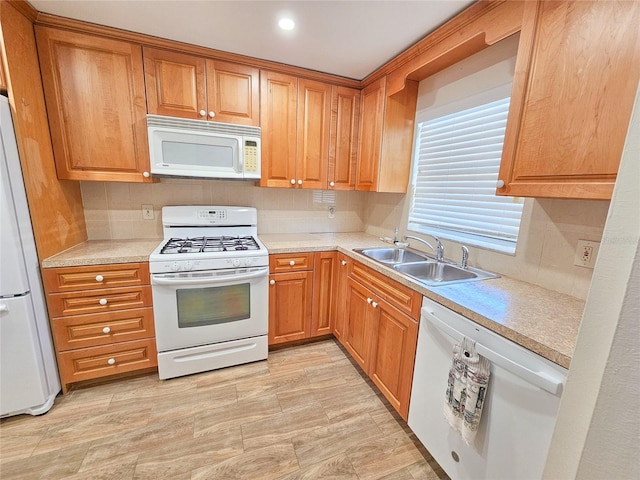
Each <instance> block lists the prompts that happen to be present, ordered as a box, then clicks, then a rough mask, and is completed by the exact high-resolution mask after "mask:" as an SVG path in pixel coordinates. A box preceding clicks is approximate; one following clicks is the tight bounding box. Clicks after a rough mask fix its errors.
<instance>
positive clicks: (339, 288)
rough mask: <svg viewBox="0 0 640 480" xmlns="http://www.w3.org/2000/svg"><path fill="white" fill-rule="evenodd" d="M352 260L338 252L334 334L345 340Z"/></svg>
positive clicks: (341, 340)
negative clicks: (348, 280) (348, 287)
mask: <svg viewBox="0 0 640 480" xmlns="http://www.w3.org/2000/svg"><path fill="white" fill-rule="evenodd" d="M351 261H352V260H351V259H350V258H349V257H347V256H346V255H344V254H343V253H338V255H337V257H336V263H335V269H336V273H335V288H334V299H333V309H334V312H333V335H334V336H335V337H336V338H337V339H338V340H339V341H340V343H343V342H344V337H343V335H342V332H344V327H345V325H344V322H345V320H346V318H347V308H346V302H347V278H348V275H349V268H348V267H349V262H351Z"/></svg>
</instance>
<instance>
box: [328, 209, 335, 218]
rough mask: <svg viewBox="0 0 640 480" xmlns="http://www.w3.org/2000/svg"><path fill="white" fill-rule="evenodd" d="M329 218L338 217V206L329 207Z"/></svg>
mask: <svg viewBox="0 0 640 480" xmlns="http://www.w3.org/2000/svg"><path fill="white" fill-rule="evenodd" d="M329 218H336V207H329Z"/></svg>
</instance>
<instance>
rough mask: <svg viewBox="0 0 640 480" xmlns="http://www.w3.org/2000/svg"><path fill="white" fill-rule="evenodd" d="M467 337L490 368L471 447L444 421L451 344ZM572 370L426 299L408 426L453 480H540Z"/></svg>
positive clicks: (421, 322)
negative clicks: (563, 389) (482, 404)
mask: <svg viewBox="0 0 640 480" xmlns="http://www.w3.org/2000/svg"><path fill="white" fill-rule="evenodd" d="M463 336H466V337H467V338H470V339H472V340H475V342H476V351H477V353H479V354H480V355H482V356H483V357H486V358H487V359H488V360H489V361H490V362H491V376H490V379H489V387H488V389H487V393H486V397H485V401H484V408H483V411H482V417H481V420H480V426H479V429H478V432H477V435H476V437H475V441H474V442H473V444H472V445H467V444H466V443H465V442H464V441H463V440H462V437H461V436H460V434H459V433H458V432H457V431H456V430H454V429H453V428H452V427H450V426H449V423H448V422H447V420H446V419H445V417H444V414H443V409H444V404H445V393H446V389H447V380H448V375H449V368H450V367H451V360H452V355H453V345H454V344H455V343H459V342H460V340H461V339H462V338H463ZM566 376H567V370H566V369H565V368H563V367H561V366H559V365H557V364H555V363H553V362H550V361H548V360H546V359H545V358H542V357H540V356H539V355H537V354H535V353H533V352H531V351H529V350H526V349H525V348H522V347H520V346H519V345H516V344H515V343H513V342H511V341H510V340H507V339H506V338H504V337H501V336H500V335H497V334H495V333H493V332H491V331H490V330H488V329H486V328H484V327H482V326H480V325H478V324H476V323H475V322H472V321H471V320H469V319H467V318H465V317H463V316H461V315H459V314H457V313H455V312H453V311H452V310H449V309H448V308H446V307H444V306H442V305H440V304H439V303H436V302H434V301H432V300H430V299H428V298H426V297H425V298H424V300H423V303H422V316H421V320H420V330H419V333H418V347H417V352H416V364H415V370H414V375H413V388H412V391H411V403H410V407H409V426H410V427H411V429H412V430H413V431H414V433H415V434H416V435H417V437H418V438H419V439H420V441H421V442H422V443H423V445H424V446H425V447H426V448H427V450H429V452H430V453H431V455H433V458H435V460H436V461H437V462H438V463H439V464H440V466H441V467H442V468H443V469H444V470H445V472H446V473H447V474H448V475H449V476H450V477H451V478H452V479H453V480H466V479H472V480H476V479H490V480H530V479H531V480H533V479H539V478H541V477H542V471H543V469H544V464H545V460H546V457H547V452H548V449H549V444H550V442H551V435H552V433H553V428H554V425H555V421H556V414H557V410H558V405H559V403H560V395H561V394H562V388H563V386H564V383H565V380H566Z"/></svg>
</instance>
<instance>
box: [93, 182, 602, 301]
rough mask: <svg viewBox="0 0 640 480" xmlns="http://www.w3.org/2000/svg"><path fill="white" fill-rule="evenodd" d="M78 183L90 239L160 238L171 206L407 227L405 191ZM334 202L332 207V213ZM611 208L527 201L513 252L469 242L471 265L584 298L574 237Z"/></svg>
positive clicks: (331, 226)
mask: <svg viewBox="0 0 640 480" xmlns="http://www.w3.org/2000/svg"><path fill="white" fill-rule="evenodd" d="M81 188H82V199H83V203H84V214H85V220H86V224H87V235H88V237H89V240H105V239H132V238H150V239H153V238H158V239H160V238H161V237H162V222H161V209H162V207H163V206H166V205H240V206H251V207H255V208H257V209H258V233H260V234H268V233H314V232H359V231H366V232H367V233H370V234H372V235H375V236H378V237H384V236H393V230H394V227H396V226H398V227H400V232H401V234H402V233H405V225H406V215H407V208H408V206H407V205H406V203H407V202H406V198H407V196H406V195H402V194H395V193H367V192H340V191H337V192H322V191H319V190H290V189H280V188H261V187H256V186H254V185H253V184H252V183H248V182H238V181H219V180H178V179H162V180H161V181H160V182H158V183H153V184H135V183H118V182H81ZM334 195H335V196H334ZM142 205H153V208H154V213H155V218H154V219H153V220H143V219H142ZM329 207H335V213H334V218H329V217H330V212H329ZM608 208H609V202H604V201H588V200H553V199H527V200H526V202H525V209H524V213H523V217H522V224H521V227H520V237H519V239H518V248H517V251H516V254H515V255H504V254H500V253H496V252H492V251H489V250H483V249H480V248H473V247H470V251H471V255H470V257H469V261H470V264H471V265H474V266H477V267H480V268H485V269H487V270H491V271H495V272H497V273H500V274H502V275H507V276H510V277H513V278H518V279H520V280H524V281H527V282H530V283H534V284H537V285H540V286H542V287H546V288H549V289H551V290H555V291H558V292H562V293H566V294H568V295H572V296H574V297H577V298H581V299H584V298H586V296H587V291H588V289H589V285H590V283H591V275H592V273H593V270H591V269H588V268H583V267H578V266H575V265H573V259H574V253H575V249H576V245H577V241H578V240H579V239H585V240H595V241H600V240H601V238H602V232H603V230H604V224H605V221H606V217H607V211H608ZM444 244H445V256H447V257H448V258H452V259H454V260H458V253H459V248H460V246H459V245H458V244H456V243H454V242H447V241H445V242H444ZM416 247H417V248H422V247H420V246H419V245H416Z"/></svg>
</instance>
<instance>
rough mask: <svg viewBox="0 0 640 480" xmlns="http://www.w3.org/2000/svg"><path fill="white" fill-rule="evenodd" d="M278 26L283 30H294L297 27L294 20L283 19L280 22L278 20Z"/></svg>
mask: <svg viewBox="0 0 640 480" xmlns="http://www.w3.org/2000/svg"><path fill="white" fill-rule="evenodd" d="M278 26H279V27H280V28H281V29H282V30H293V29H294V28H295V26H296V22H294V21H293V20H292V19H290V18H286V17H284V18H281V19H280V20H278Z"/></svg>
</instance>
